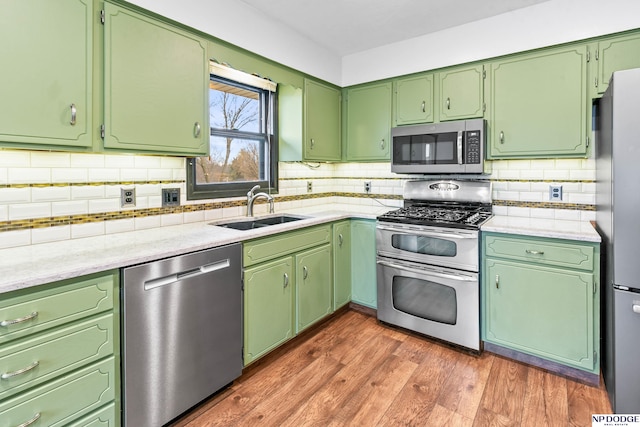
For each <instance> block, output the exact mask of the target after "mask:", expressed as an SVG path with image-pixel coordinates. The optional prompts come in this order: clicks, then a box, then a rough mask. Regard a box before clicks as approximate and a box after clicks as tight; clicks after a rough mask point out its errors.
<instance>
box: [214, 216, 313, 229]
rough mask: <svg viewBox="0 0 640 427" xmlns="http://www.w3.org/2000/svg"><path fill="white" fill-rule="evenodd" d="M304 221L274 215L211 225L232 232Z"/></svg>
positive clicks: (298, 218)
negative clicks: (229, 229) (230, 229)
mask: <svg viewBox="0 0 640 427" xmlns="http://www.w3.org/2000/svg"><path fill="white" fill-rule="evenodd" d="M301 219H306V217H303V216H293V215H276V216H269V217H264V218H255V219H248V220H245V221H232V222H214V223H211V225H215V226H218V227H225V228H233V229H234V230H253V229H256V228H263V227H269V226H271V225H278V224H285V223H287V222H292V221H300V220H301Z"/></svg>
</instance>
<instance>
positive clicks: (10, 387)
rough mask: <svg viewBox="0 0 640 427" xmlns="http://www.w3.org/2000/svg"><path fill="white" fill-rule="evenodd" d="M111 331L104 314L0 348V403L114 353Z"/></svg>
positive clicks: (108, 320)
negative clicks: (20, 392)
mask: <svg viewBox="0 0 640 427" xmlns="http://www.w3.org/2000/svg"><path fill="white" fill-rule="evenodd" d="M113 329H114V328H113V314H105V315H102V316H100V317H99V318H92V319H90V320H85V321H80V322H75V323H72V324H70V325H66V326H63V327H60V328H56V329H54V330H51V331H48V332H45V333H42V334H36V335H32V336H29V337H27V338H25V339H22V340H16V341H13V342H11V343H9V344H5V345H3V346H0V375H2V376H1V377H0V400H1V399H6V398H7V397H9V396H12V395H14V394H16V393H17V392H19V391H22V390H26V389H28V388H31V387H33V386H36V385H38V384H42V383H43V382H45V381H48V380H50V379H52V378H55V377H57V376H59V375H62V374H64V373H66V372H70V371H72V370H73V369H77V368H79V367H81V366H83V365H87V364H89V363H92V362H95V361H96V360H99V359H101V358H103V357H106V356H109V355H111V354H113V350H114V348H113V347H114V344H113V342H114V341H113V339H114V337H113ZM31 368H33V369H31Z"/></svg>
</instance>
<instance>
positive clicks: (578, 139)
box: [488, 45, 591, 159]
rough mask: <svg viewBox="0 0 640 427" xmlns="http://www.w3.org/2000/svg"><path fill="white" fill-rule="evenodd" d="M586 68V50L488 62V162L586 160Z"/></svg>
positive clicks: (562, 50) (546, 52)
mask: <svg viewBox="0 0 640 427" xmlns="http://www.w3.org/2000/svg"><path fill="white" fill-rule="evenodd" d="M587 65H588V64H587V47H586V45H578V46H571V47H564V48H557V49H548V50H544V51H540V52H536V53H531V54H526V55H515V56H510V57H507V58H505V59H500V60H498V61H496V62H494V63H492V64H491V72H490V79H489V83H488V85H489V93H490V96H489V99H490V102H489V105H490V107H489V115H490V117H489V120H488V126H489V131H488V134H489V142H488V146H489V147H488V148H489V150H488V154H489V158H493V159H500V158H526V157H530V158H534V157H537V158H544V157H584V156H586V153H587V145H588V144H587V127H588V125H587V122H588V120H587V118H588V115H589V114H590V111H591V110H590V105H589V104H590V103H588V100H587V98H588V97H587V68H588V67H587Z"/></svg>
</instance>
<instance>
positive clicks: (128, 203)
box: [120, 188, 136, 208]
mask: <svg viewBox="0 0 640 427" xmlns="http://www.w3.org/2000/svg"><path fill="white" fill-rule="evenodd" d="M135 205H136V189H135V188H121V189H120V206H121V207H123V208H127V207H132V206H135Z"/></svg>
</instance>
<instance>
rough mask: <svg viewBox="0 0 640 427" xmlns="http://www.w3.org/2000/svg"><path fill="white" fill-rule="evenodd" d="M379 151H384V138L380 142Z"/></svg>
mask: <svg viewBox="0 0 640 427" xmlns="http://www.w3.org/2000/svg"><path fill="white" fill-rule="evenodd" d="M380 149H381V150H384V138H382V140H381V141H380Z"/></svg>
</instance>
